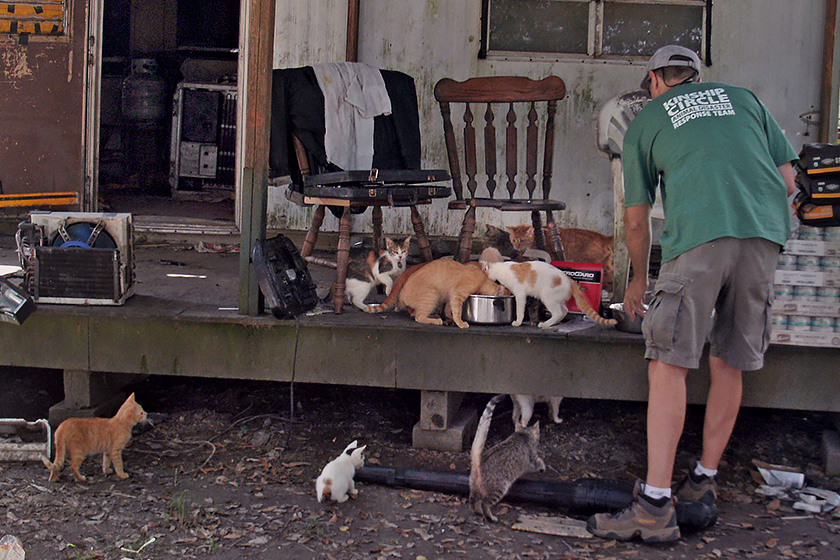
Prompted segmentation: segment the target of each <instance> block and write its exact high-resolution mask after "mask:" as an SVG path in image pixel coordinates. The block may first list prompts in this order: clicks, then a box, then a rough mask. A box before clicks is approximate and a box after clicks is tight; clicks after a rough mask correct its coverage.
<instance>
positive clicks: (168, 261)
mask: <svg viewBox="0 0 840 560" xmlns="http://www.w3.org/2000/svg"><path fill="white" fill-rule="evenodd" d="M135 257H136V262H137V277H138V284H137V290H136V294H135V295H134V296H133V297H131V298H129V299H128V300H127V302H126V303H125V305H123V306H119V307H104V306H71V305H40V306H39V307H38V310H37V311H36V312H35V313H34V314H33V315H32V316H30V317H29V318H28V319H27V320H26V321H25V323H24V324H23V325H22V326H15V325H11V324H5V323H3V324H0V365H1V366H13V367H26V368H48V369H57V370H63V371H65V393H66V394H67V397H68V399H70V398H71V397H72V395H71V393H72V392H73V391H78V388H76V387H74V386H71V385H73V383H71V380H72V379H75V378H74V377H73V375H79V374H81V375H82V376H83V379H86V377H85V374H87V373H88V372H91V374H95V375H98V376H100V377H101V378H104V379H106V380H107V379H108V378H109V377H110V376H116V375H118V374H146V375H182V376H189V377H216V378H230V379H250V380H272V381H281V382H291V381H294V382H296V383H328V384H347V385H361V386H372V387H394V388H401V389H416V390H421V391H427V392H441V393H442V394H448V393H466V392H480V393H498V392H504V393H512V392H516V393H539V394H557V395H564V396H567V397H581V398H594V399H616V400H637V401H642V400H645V399H646V397H647V379H646V364H645V361H644V359H643V352H644V343H643V341H642V338H641V336H640V335H632V334H626V333H621V332H618V331H615V330H614V329H610V328H605V327H601V326H598V325H596V324H595V323H594V322H590V323H589V324H588V326H587V328H583V329H581V330H575V331H573V332H561V331H560V330H553V329H551V330H540V329H537V328H535V327H526V326H523V327H519V328H516V327H510V326H476V325H473V326H471V327H470V328H469V329H465V330H461V329H458V328H456V327H454V326H440V327H436V326H427V325H419V324H417V323H415V322H414V321H413V320H411V319H410V318H409V317H408V316H407V314H405V313H401V312H400V313H387V314H379V315H369V314H365V313H363V312H361V311H359V310H357V309H355V308H354V307H353V306H345V311H344V313H343V314H341V315H335V314H334V313H332V312H331V311H328V310H327V309H328V308H326V307H325V310H324V312H321V313H317V314H311V315H301V316H299V317H298V318H296V319H294V320H284V321H281V320H277V319H275V318H274V317H272V316H271V315H261V316H246V315H241V314H239V312H238V309H237V302H236V300H237V289H236V287H237V284H238V266H239V265H238V263H239V255H238V254H236V253H227V254H215V253H208V254H204V253H197V252H195V251H185V250H182V248H180V247H178V246H170V245H147V246H143V245H140V246H137V247H136V248H135ZM10 259H12V262H16V256H15V255H14V251H13V250H12V249H9V248H8V247H6V248H4V249H0V264H9V262H7V261H9V260H10ZM321 274H323V273H321ZM319 292H320V290H319ZM690 376H691V378H692V381H693V382H692V383H690V390H689V400H690V402H693V403H702V402H703V400H704V396H705V389H706V387H707V377H708V376H707V373H706V372H705V371H702V370H701V371H699V372H692V373H691V374H690ZM695 381H696V382H695ZM86 384H89V383H88V382H87V381H85V382H83V383H82V385H83V388H82V392H84V391H85V390H87V389H86V388H85V387H86V386H87V385H86ZM838 394H840V352H838V350H837V349H832V348H813V347H796V346H783V345H773V346H771V348H770V350H769V351H768V353H767V357H766V364H765V367H764V369H763V370H761V371H760V372H755V373H751V374H748V375H747V376H746V378H745V394H744V404H745V405H746V406H753V407H769V408H786V409H801V410H813V411H830V412H838V411H840V399H838V398H837V395H838ZM83 397H84V395H83ZM80 398H81V397H80ZM82 400H84V399H83V398H82ZM76 401H77V402H78V401H79V399H78V398H77V399H76ZM455 406H456V408H457V404H456V405H455Z"/></svg>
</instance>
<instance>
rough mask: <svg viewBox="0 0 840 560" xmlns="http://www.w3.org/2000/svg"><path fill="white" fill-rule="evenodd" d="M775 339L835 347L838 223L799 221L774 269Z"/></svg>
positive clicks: (839, 343) (839, 335) (838, 332)
mask: <svg viewBox="0 0 840 560" xmlns="http://www.w3.org/2000/svg"><path fill="white" fill-rule="evenodd" d="M774 290H775V296H776V297H775V301H774V303H773V307H772V314H773V317H772V320H773V327H772V330H771V335H770V340H771V342H773V343H776V344H791V345H797V346H829V347H840V227H819V228H818V227H810V226H804V225H800V226H799V228H798V229H797V230H796V231H794V232H793V233H792V234H791V238H790V239H789V240H788V242H787V244H786V245H785V250H784V252H783V253H780V254H779V264H778V267H777V269H776V274H775V281H774Z"/></svg>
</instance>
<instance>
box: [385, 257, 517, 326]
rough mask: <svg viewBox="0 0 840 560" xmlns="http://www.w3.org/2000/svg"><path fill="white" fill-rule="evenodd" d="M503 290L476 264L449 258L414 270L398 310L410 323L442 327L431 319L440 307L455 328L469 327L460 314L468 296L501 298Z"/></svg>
mask: <svg viewBox="0 0 840 560" xmlns="http://www.w3.org/2000/svg"><path fill="white" fill-rule="evenodd" d="M504 293H505V289H504V288H503V287H502V286H499V285H498V284H496V283H495V282H493V281H492V280H490V279H489V278H488V277H487V274H485V273H484V271H483V270H482V269H481V267H479V266H478V265H477V264H461V263H459V262H456V261H454V260H452V259H445V258H444V259H437V260H434V261H432V262H429V263H425V264H424V265H423V266H422V267H419V268H417V269H416V271H414V272H413V274H412V275H411V276H410V277H409V278H408V279H407V280H406V282H405V285H404V286H403V288H402V290H401V291H400V295H399V298H398V301H399V307H400V308H402V309H407V310H408V311H409V312H410V313H411V315H412V316H413V317H414V320H415V321H417V322H418V323H423V324H427V325H442V324H443V320H442V319H441V318H440V317H433V315H435V314H437V313H438V312H439V310H440V309H441V307H444V308H445V310H444V313H445V314H446V315H447V316H451V318H452V320H453V321H454V322H455V324H456V325H458V327H459V328H462V329H466V328H468V327H469V325H468V324H467V323H466V321H464V320H463V318H462V316H461V314H462V311H463V305H464V302H465V301H466V300H467V298H468V297H469V296H470V294H484V295H488V296H493V295H502V294H504Z"/></svg>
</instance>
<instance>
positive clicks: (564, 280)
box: [483, 261, 616, 329]
mask: <svg viewBox="0 0 840 560" xmlns="http://www.w3.org/2000/svg"><path fill="white" fill-rule="evenodd" d="M483 267H484V270H485V271H486V272H487V276H488V277H489V278H490V279H491V280H495V281H497V282H499V283H500V284H501V285H503V286H504V287H505V288H507V289H508V290H510V291H511V293H512V294H513V296H514V298H515V300H516V319H515V320H514V321H513V323H511V324H512V325H513V326H514V327H518V326H520V325H521V324H522V321H523V320H524V319H525V303H526V300H527V298H528V296H533V297H536V298H539V300H540V301H542V302H543V305H545V307H546V309H548V312H549V313H550V314H551V317H549V318H548V319H547V320H545V321H542V322H540V323H539V324H538V325H537V326H538V327H539V328H541V329H545V328H548V327H550V326H552V325H556V324H557V323H559V322H560V321H562V320H563V318H564V317H565V316H566V314H567V313H568V312H569V309H568V308H567V307H566V301H567V300H568V299H569V297H574V298H575V302H576V303H577V305H578V307H579V308H580V310H581V311H583V312H584V313H586V315H588V316H589V318H590V319H592V320H594V321H596V322H597V323H599V324H601V325H608V326H613V325H615V324H616V320H615V319H604V318H603V317H601V316H600V315H598V313H596V312H595V310H594V309H592V305H591V304H590V303H589V300H588V299H586V296H584V295H583V292H581V291H580V286H578V284H577V282H575V281H574V280H572V279H571V278H569V277H568V276H566V274H565V273H564V272H563V271H562V270H560V269H559V268H557V267H555V266H552V265H550V264H548V263H546V262H542V261H528V262H523V263H517V262H501V263H484V264H483Z"/></svg>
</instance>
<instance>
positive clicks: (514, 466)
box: [469, 395, 545, 521]
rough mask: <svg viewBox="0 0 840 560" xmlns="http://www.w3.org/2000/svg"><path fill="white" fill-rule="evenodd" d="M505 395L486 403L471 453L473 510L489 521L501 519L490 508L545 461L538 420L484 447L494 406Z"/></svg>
mask: <svg viewBox="0 0 840 560" xmlns="http://www.w3.org/2000/svg"><path fill="white" fill-rule="evenodd" d="M504 397H505V395H496V396H495V397H493V398H492V399H490V402H488V403H487V406H486V407H485V408H484V412H483V413H482V415H481V419H480V420H479V421H478V427H477V428H476V430H475V438H474V439H473V444H472V450H471V453H470V498H469V504H470V507H471V508H472V510H473V511H474V512H476V513H478V514H480V515H483V516H484V517H486V518H487V519H489V520H490V521H497V520H498V519H497V518H496V516H495V515H493V511H492V510H491V508H492V507H493V506H494V505H496V504H497V503H499V501H501V499H502V498H504V496H505V494H507V492H508V490H510V487H511V486H512V485H513V483H514V482H516V480H517V479H518V478H519V477H520V476H522V475H523V474H525V473H527V472H531V471H537V470H539V471H544V470H545V463H544V462H543V460H542V459H541V458H540V456H539V445H540V424H539V422H536V423H535V424H534V425H533V426H531V427H528V428H521V427H517V428H516V431H515V432H514V433H513V434H511V435H510V437H508V438H507V439H505V440H504V441H502V442H500V443H498V444H496V445H495V446H493V447H491V448H490V449H488V450H487V451H484V444H485V443H486V442H487V432H488V431H489V430H490V421H491V420H492V419H493V409H495V408H496V405H497V404H499V402H500V401H501V400H502V399H503V398H504Z"/></svg>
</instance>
